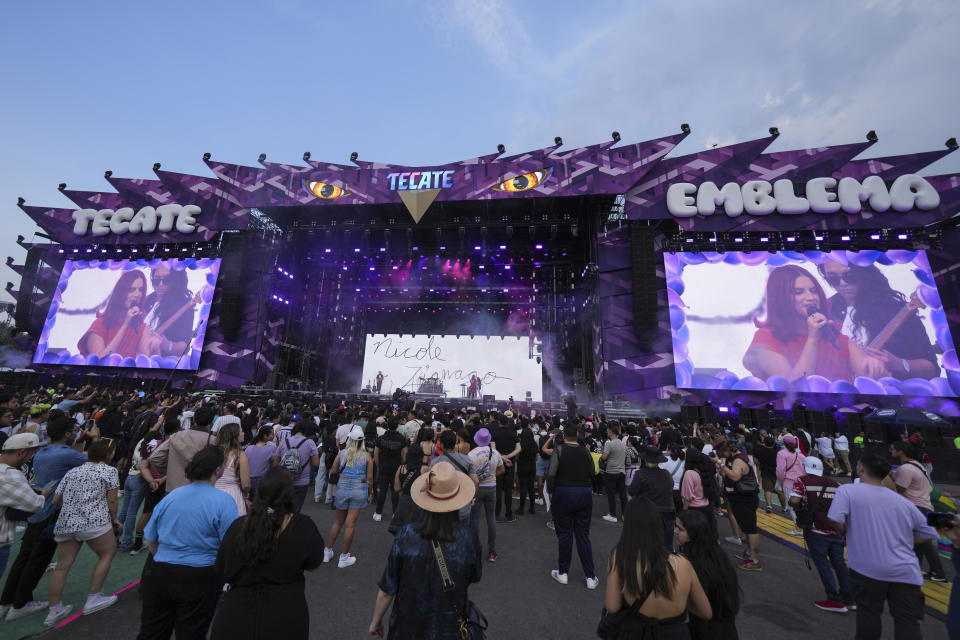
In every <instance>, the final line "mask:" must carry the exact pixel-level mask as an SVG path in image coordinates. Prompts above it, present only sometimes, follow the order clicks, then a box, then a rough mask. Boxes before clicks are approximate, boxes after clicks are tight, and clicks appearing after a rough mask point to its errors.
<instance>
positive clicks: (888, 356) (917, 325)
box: [817, 260, 940, 380]
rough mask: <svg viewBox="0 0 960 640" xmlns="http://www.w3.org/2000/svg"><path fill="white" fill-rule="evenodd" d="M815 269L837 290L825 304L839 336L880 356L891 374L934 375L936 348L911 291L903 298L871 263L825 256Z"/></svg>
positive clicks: (902, 377) (936, 371) (903, 376)
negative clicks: (852, 262) (849, 262)
mask: <svg viewBox="0 0 960 640" xmlns="http://www.w3.org/2000/svg"><path fill="white" fill-rule="evenodd" d="M817 269H818V270H819V271H820V275H822V276H823V278H824V280H826V281H827V284H829V285H830V286H831V287H833V289H834V290H835V291H836V292H837V293H836V295H834V296H833V297H832V298H830V300H829V304H828V306H829V310H830V316H831V318H833V319H835V320H836V322H837V324H838V325H839V326H840V327H841V329H840V332H841V333H842V334H843V335H845V336H847V337H849V338H850V339H851V340H853V341H855V342H857V343H858V344H859V345H860V346H862V347H863V348H864V351H865V352H866V353H867V355H870V356H873V357H875V358H878V359H879V360H881V361H882V362H883V364H884V365H885V366H886V368H887V371H889V372H890V375H891V376H893V377H894V378H897V379H899V380H906V379H908V378H923V379H925V380H929V379H930V378H936V377H938V376H939V375H940V367H939V366H938V365H937V356H936V351H935V350H934V347H933V345H932V344H930V339H929V337H928V336H927V331H926V329H925V328H924V326H923V323H922V322H921V321H920V316H919V315H917V312H916V309H918V308H922V307H923V303H922V302H920V301H919V300H918V299H917V298H916V297H915V296H914V297H913V298H912V299H911V300H910V301H908V300H907V298H906V297H905V296H904V295H903V294H902V293H900V292H899V291H896V290H895V289H893V288H892V287H891V286H890V283H889V282H888V281H887V277H886V276H885V275H883V272H882V271H880V269H878V268H877V267H876V266H875V265H871V266H869V267H857V266H854V265H849V266H847V265H843V264H840V263H839V262H834V261H833V260H830V261H828V262H827V263H826V264H821V265H818V266H817Z"/></svg>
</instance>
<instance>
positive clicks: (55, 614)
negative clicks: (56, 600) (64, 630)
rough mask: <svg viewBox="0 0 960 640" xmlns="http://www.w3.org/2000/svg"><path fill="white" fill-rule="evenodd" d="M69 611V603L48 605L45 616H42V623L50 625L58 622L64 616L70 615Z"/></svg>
mask: <svg viewBox="0 0 960 640" xmlns="http://www.w3.org/2000/svg"><path fill="white" fill-rule="evenodd" d="M71 611H73V607H72V606H70V605H69V604H63V603H62V602H61V603H60V604H55V605H52V606H51V607H50V612H49V613H48V614H47V617H46V618H44V620H43V625H44V626H45V627H52V626H54V625H55V624H57V623H58V622H60V621H61V620H63V619H64V618H66V617H67V616H68V615H70V612H71Z"/></svg>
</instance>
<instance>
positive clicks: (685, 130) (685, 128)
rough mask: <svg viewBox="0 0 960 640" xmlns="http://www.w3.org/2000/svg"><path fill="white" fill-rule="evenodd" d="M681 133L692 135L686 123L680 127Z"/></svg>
mask: <svg viewBox="0 0 960 640" xmlns="http://www.w3.org/2000/svg"><path fill="white" fill-rule="evenodd" d="M680 131H683V132H684V133H690V125H688V124H687V123H686V122H684V123H683V124H681V125H680Z"/></svg>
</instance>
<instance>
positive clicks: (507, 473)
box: [494, 465, 514, 520]
mask: <svg viewBox="0 0 960 640" xmlns="http://www.w3.org/2000/svg"><path fill="white" fill-rule="evenodd" d="M513 473H514V468H513V465H511V466H509V467H507V466H504V472H503V473H501V474H500V475H498V476H497V505H496V507H495V508H494V511H496V514H497V516H498V517H499V516H500V509H501V508H502V507H504V506H505V507H506V509H505V512H504V517H506V518H507V520H509V519H511V518H513Z"/></svg>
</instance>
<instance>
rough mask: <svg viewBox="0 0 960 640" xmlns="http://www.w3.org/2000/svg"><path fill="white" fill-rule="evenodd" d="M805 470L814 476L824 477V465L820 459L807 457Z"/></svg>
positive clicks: (804, 464)
mask: <svg viewBox="0 0 960 640" xmlns="http://www.w3.org/2000/svg"><path fill="white" fill-rule="evenodd" d="M803 470H804V471H805V472H807V473H808V474H810V475H812V476H822V475H823V463H822V462H820V458H814V457H813V456H807V457H806V459H804V461H803Z"/></svg>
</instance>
